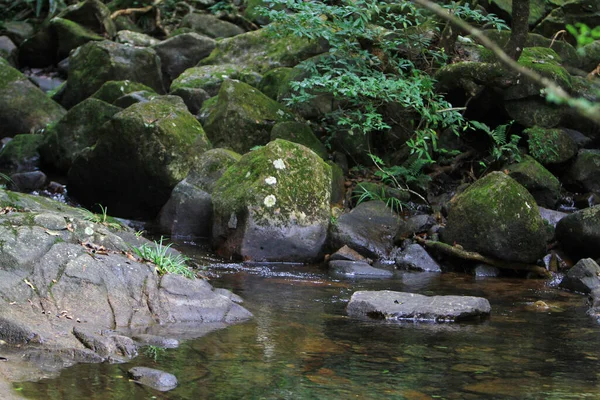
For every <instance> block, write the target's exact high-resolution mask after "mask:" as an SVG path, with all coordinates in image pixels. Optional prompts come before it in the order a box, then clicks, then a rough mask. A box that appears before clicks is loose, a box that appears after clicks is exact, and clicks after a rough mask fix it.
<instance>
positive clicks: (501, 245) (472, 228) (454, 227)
mask: <svg viewBox="0 0 600 400" xmlns="http://www.w3.org/2000/svg"><path fill="white" fill-rule="evenodd" d="M442 240H443V241H444V242H446V243H449V244H455V243H456V244H459V245H461V246H463V247H464V249H465V250H469V251H477V252H479V253H482V254H484V255H487V256H491V257H495V258H498V259H501V260H506V261H517V262H527V263H530V262H535V261H536V260H537V259H538V258H541V257H542V256H543V255H544V254H545V252H546V230H545V229H544V223H543V221H542V217H541V216H540V212H539V209H538V207H537V205H536V202H535V199H534V198H533V197H532V196H531V194H530V193H529V192H528V191H527V190H526V189H525V188H524V187H523V186H521V185H519V184H518V183H517V182H516V181H515V180H514V179H512V178H511V177H509V176H508V175H506V174H504V173H502V172H492V173H490V174H488V175H486V176H485V177H483V178H481V179H479V180H478V181H477V182H475V183H474V184H472V185H471V186H469V187H468V188H467V189H466V190H465V191H464V192H463V193H461V194H460V195H458V196H457V197H456V198H455V199H454V200H453V204H452V206H451V209H450V212H449V215H448V222H447V224H446V228H445V230H444V231H443V235H442Z"/></svg>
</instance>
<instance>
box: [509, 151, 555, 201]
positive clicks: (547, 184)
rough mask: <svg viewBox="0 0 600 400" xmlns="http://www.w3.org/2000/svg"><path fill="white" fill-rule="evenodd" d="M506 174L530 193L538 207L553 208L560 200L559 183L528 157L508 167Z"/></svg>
mask: <svg viewBox="0 0 600 400" xmlns="http://www.w3.org/2000/svg"><path fill="white" fill-rule="evenodd" d="M507 169H508V174H509V176H510V177H511V178H513V179H514V180H516V181H517V182H519V183H520V184H521V185H523V186H524V187H525V189H527V190H528V191H529V193H531V195H532V196H533V198H534V199H535V201H536V202H537V204H538V205H539V206H542V207H548V208H554V207H556V204H557V203H558V200H559V198H560V182H559V181H558V179H556V177H555V176H554V175H552V174H551V173H550V171H548V170H547V169H546V168H544V167H543V166H542V165H541V164H540V163H538V162H537V161H535V159H533V158H532V157H530V156H525V157H523V159H522V160H521V162H518V163H516V164H512V165H510V166H509V167H508V168H507Z"/></svg>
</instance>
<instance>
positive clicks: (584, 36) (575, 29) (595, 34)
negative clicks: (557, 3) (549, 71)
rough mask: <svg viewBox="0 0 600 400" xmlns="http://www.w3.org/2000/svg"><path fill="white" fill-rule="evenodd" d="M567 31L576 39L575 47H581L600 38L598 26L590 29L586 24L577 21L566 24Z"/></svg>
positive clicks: (599, 27)
mask: <svg viewBox="0 0 600 400" xmlns="http://www.w3.org/2000/svg"><path fill="white" fill-rule="evenodd" d="M567 31H568V32H569V33H570V34H571V35H573V36H574V37H575V39H576V40H577V47H583V46H585V45H586V44H590V43H593V42H594V41H595V40H598V39H600V26H597V27H595V28H594V29H591V28H590V27H589V26H587V25H586V24H583V23H581V22H577V23H575V25H571V24H567Z"/></svg>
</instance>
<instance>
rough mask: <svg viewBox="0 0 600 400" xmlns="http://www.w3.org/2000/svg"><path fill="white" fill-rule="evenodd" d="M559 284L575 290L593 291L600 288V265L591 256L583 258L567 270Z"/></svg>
mask: <svg viewBox="0 0 600 400" xmlns="http://www.w3.org/2000/svg"><path fill="white" fill-rule="evenodd" d="M558 286H559V287H561V288H563V289H567V290H571V291H573V292H579V293H585V294H588V293H591V292H592V291H594V290H595V289H598V288H600V266H598V264H597V263H596V262H595V261H594V260H592V259H591V258H584V259H581V260H579V261H578V262H577V264H575V265H574V266H573V267H572V268H571V269H570V270H569V272H567V275H566V276H565V277H564V278H563V280H562V281H560V284H559V285H558Z"/></svg>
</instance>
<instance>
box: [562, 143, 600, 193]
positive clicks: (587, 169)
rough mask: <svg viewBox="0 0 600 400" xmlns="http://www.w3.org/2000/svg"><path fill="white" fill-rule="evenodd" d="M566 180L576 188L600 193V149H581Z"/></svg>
mask: <svg viewBox="0 0 600 400" xmlns="http://www.w3.org/2000/svg"><path fill="white" fill-rule="evenodd" d="M565 181H566V184H567V183H568V184H569V185H571V186H572V187H573V188H574V189H578V190H581V189H583V190H584V191H586V192H596V193H600V150H593V149H583V150H580V151H579V153H578V154H577V158H575V161H574V162H573V164H572V165H571V167H570V168H569V171H568V172H567V176H566V177H565Z"/></svg>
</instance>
